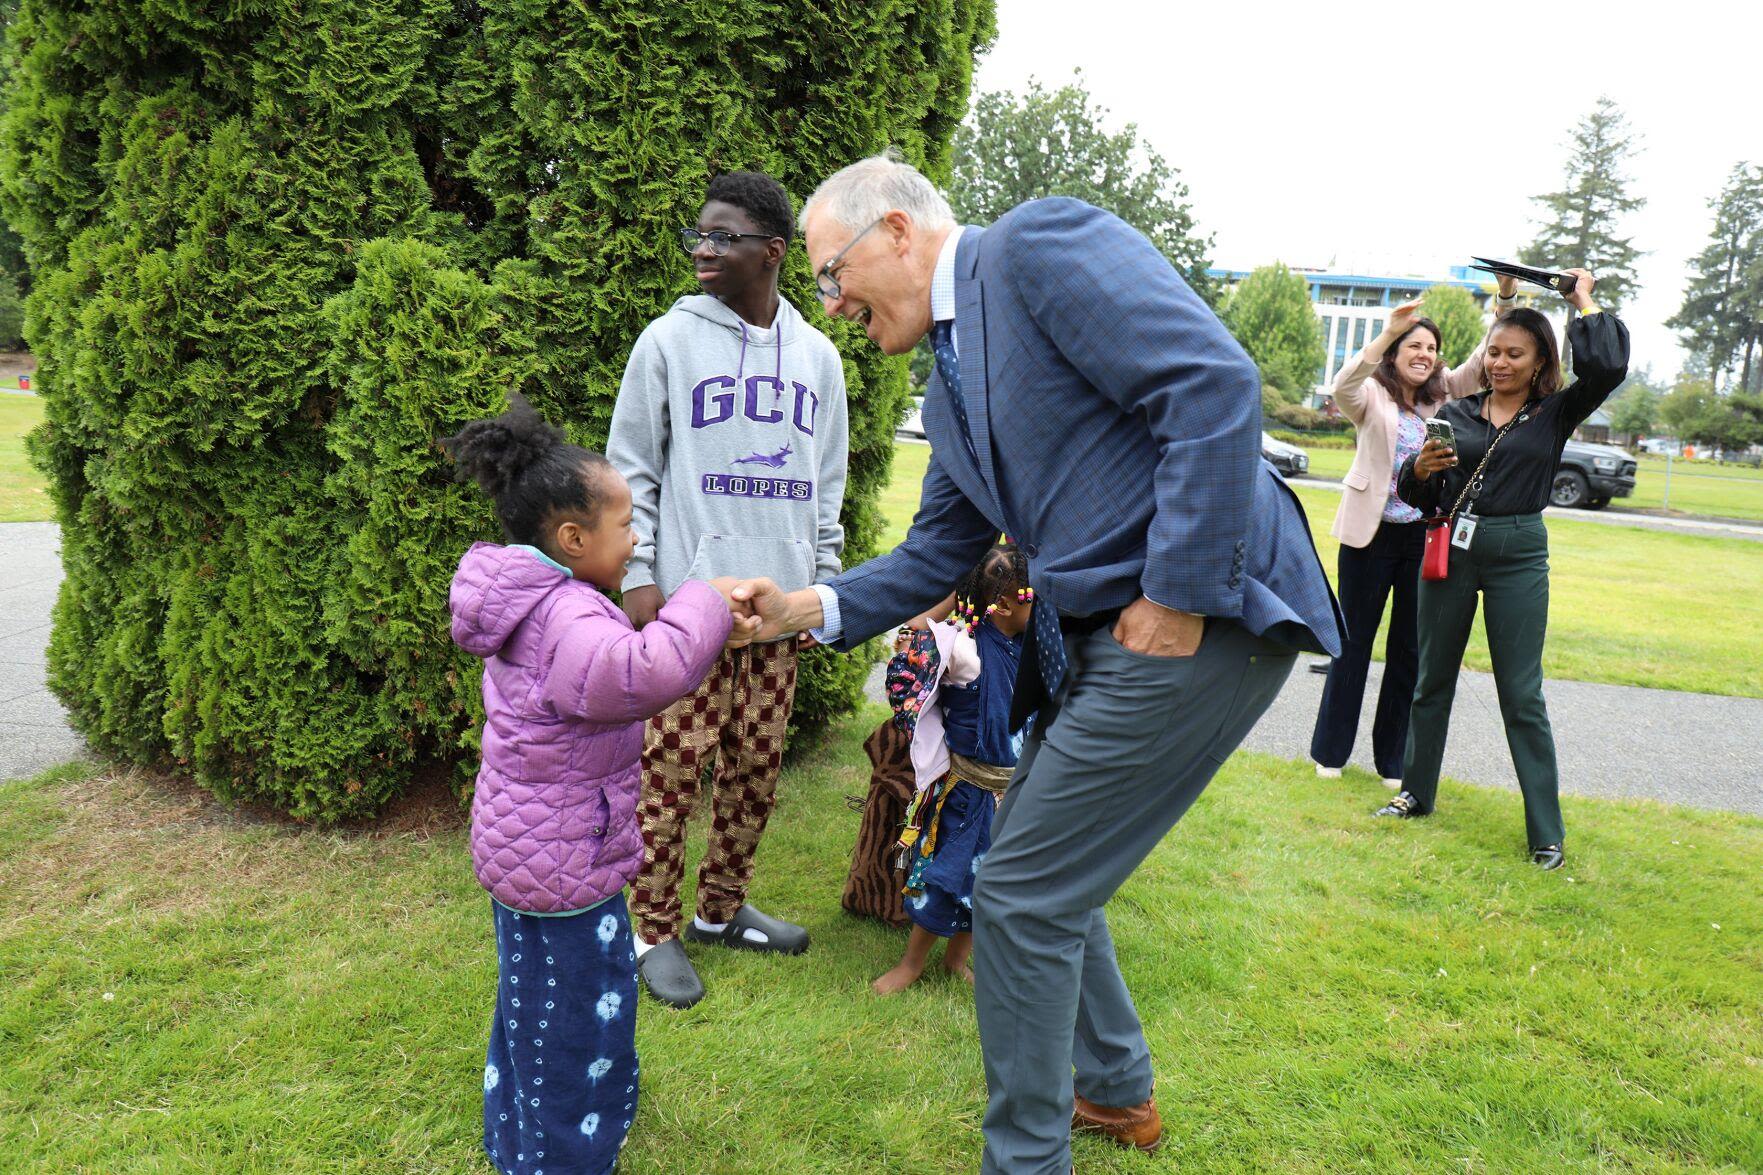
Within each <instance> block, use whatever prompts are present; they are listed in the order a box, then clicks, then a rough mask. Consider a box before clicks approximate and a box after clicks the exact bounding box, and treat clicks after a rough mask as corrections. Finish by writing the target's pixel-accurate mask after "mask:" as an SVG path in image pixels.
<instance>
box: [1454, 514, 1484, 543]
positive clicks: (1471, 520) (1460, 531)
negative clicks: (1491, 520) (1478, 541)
mask: <svg viewBox="0 0 1763 1175" xmlns="http://www.w3.org/2000/svg"><path fill="white" fill-rule="evenodd" d="M1479 521H1480V519H1478V518H1476V516H1475V515H1473V514H1467V513H1466V514H1459V515H1457V525H1456V526H1454V527H1452V528H1451V545H1452V546H1453V547H1457V548H1459V549H1460V550H1464V551H1467V550H1468V549H1469V544H1470V543H1471V542H1473V541H1474V540H1475V525H1476V523H1477V522H1479Z"/></svg>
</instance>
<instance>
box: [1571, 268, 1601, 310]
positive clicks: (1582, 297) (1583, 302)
mask: <svg viewBox="0 0 1763 1175" xmlns="http://www.w3.org/2000/svg"><path fill="white" fill-rule="evenodd" d="M1565 272H1567V273H1571V274H1572V275H1573V276H1574V277H1576V278H1578V279H1579V280H1578V281H1577V282H1575V283H1573V292H1572V293H1571V294H1569V295H1567V302H1568V305H1570V306H1572V307H1573V308H1574V309H1575V310H1579V311H1581V312H1584V311H1586V310H1589V309H1591V307H1592V305H1593V303H1592V287H1593V286H1595V285H1597V284H1598V279H1597V278H1595V277H1593V276H1592V271H1591V270H1589V269H1569V270H1566V271H1565Z"/></svg>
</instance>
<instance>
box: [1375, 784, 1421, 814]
mask: <svg viewBox="0 0 1763 1175" xmlns="http://www.w3.org/2000/svg"><path fill="white" fill-rule="evenodd" d="M1372 815H1373V816H1394V817H1395V818H1396V819H1398V820H1413V819H1415V818H1417V817H1420V816H1424V815H1426V813H1425V812H1422V811H1421V810H1420V801H1419V800H1417V799H1415V798H1414V797H1413V796H1412V795H1411V794H1409V793H1408V792H1405V791H1399V792H1397V793H1396V794H1395V795H1393V796H1391V797H1390V802H1389V803H1387V804H1385V805H1384V806H1383V807H1381V808H1379V809H1378V810H1377V811H1375V812H1373V813H1372Z"/></svg>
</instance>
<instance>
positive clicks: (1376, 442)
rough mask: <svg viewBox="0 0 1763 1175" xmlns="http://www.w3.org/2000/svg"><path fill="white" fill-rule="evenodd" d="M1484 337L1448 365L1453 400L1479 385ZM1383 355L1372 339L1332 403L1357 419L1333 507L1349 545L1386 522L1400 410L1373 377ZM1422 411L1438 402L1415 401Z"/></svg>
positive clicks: (1366, 539)
mask: <svg viewBox="0 0 1763 1175" xmlns="http://www.w3.org/2000/svg"><path fill="white" fill-rule="evenodd" d="M1486 350H1487V346H1486V343H1485V341H1484V342H1483V343H1481V344H1478V345H1477V346H1476V348H1475V350H1474V351H1473V352H1472V353H1471V354H1470V356H1469V361H1468V362H1467V363H1465V364H1464V365H1463V366H1462V367H1459V368H1457V369H1456V370H1455V371H1453V370H1451V369H1449V368H1446V369H1445V376H1444V380H1445V394H1446V396H1447V397H1448V398H1450V399H1452V400H1460V399H1462V398H1463V397H1464V396H1469V395H1473V394H1474V393H1475V390H1476V389H1477V388H1478V387H1480V386H1481V364H1482V355H1483V353H1485V352H1486ZM1382 360H1383V349H1382V348H1381V347H1379V346H1377V344H1376V343H1368V344H1367V345H1366V347H1365V349H1364V350H1362V351H1360V352H1359V353H1358V354H1356V355H1354V356H1353V357H1352V358H1351V359H1349V360H1348V361H1347V363H1346V365H1345V366H1343V367H1342V368H1341V372H1340V374H1339V375H1337V376H1335V381H1334V402H1335V403H1336V404H1338V405H1340V409H1341V415H1343V416H1345V417H1346V418H1347V419H1348V420H1351V421H1352V422H1353V427H1354V428H1356V429H1357V430H1358V435H1357V437H1356V438H1355V446H1354V451H1353V464H1352V466H1351V467H1349V468H1348V470H1347V476H1346V477H1344V478H1342V479H1341V482H1342V484H1343V485H1344V486H1345V487H1346V489H1345V492H1343V493H1342V494H1341V504H1340V508H1339V509H1337V510H1336V511H1335V516H1334V527H1333V529H1332V530H1331V531H1330V533H1331V534H1333V535H1334V536H1335V538H1337V539H1340V540H1341V542H1342V543H1344V544H1346V545H1347V546H1349V547H1364V546H1368V545H1370V543H1371V539H1372V536H1373V535H1375V534H1376V533H1377V527H1378V523H1380V522H1382V521H1383V507H1384V503H1385V502H1388V501H1389V498H1390V474H1391V473H1392V472H1393V470H1394V468H1395V464H1396V428H1397V424H1398V421H1399V420H1400V418H1401V409H1399V408H1397V407H1396V402H1395V401H1394V400H1392V399H1391V398H1390V394H1389V392H1388V391H1386V390H1385V389H1384V386H1383V385H1382V384H1381V383H1379V382H1377V380H1375V379H1373V378H1371V373H1372V372H1374V371H1376V370H1377V365H1378V363H1380V362H1381V361H1382ZM1414 410H1415V411H1416V412H1418V413H1419V414H1420V415H1421V416H1423V417H1426V416H1431V415H1433V413H1435V412H1437V411H1438V410H1439V405H1437V404H1417V405H1415V408H1414Z"/></svg>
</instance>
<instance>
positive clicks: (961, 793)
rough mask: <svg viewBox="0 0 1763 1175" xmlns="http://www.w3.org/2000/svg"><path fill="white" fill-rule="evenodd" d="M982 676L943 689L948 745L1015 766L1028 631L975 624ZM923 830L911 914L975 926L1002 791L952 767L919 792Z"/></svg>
mask: <svg viewBox="0 0 1763 1175" xmlns="http://www.w3.org/2000/svg"><path fill="white" fill-rule="evenodd" d="M974 642H975V643H976V644H977V645H978V646H979V662H980V671H979V676H978V677H977V678H975V679H974V680H973V682H972V683H970V684H968V685H964V686H959V685H950V684H948V683H947V682H944V683H943V685H942V687H941V689H940V690H939V691H938V695H937V697H938V700H939V702H940V704H941V705H942V707H943V728H944V737H945V739H946V740H947V742H948V744H949V750H950V751H951V752H952V753H954V754H957V755H961V756H963V757H965V758H967V759H971V760H973V761H975V762H978V763H984V764H988V765H990V766H996V767H1011V766H1014V765H1015V763H1016V740H1015V739H1013V738H1012V737H1011V731H1010V701H1011V698H1012V696H1013V695H1014V693H1015V688H1016V669H1017V665H1018V662H1019V661H1020V659H1021V656H1022V638H1021V637H1020V636H1016V637H1007V636H1005V635H1004V634H1003V633H1001V632H999V631H998V629H997V628H996V627H995V626H993V624H992V622H991V621H990V620H982V621H980V624H979V627H978V629H977V630H976V631H975V632H974ZM920 803H921V805H922V808H921V816H920V818H919V822H920V825H921V831H920V833H919V836H918V841H917V843H916V844H915V845H914V846H913V850H912V863H911V868H910V870H909V872H908V873H907V876H906V916H907V917H908V918H911V919H912V921H913V923H914V924H916V925H918V926H922V927H923V928H924V929H926V930H928V931H930V932H931V933H932V934H935V935H938V936H939V937H942V938H947V937H949V936H950V935H954V934H961V933H964V932H966V931H970V930H972V929H973V883H974V879H975V878H976V877H978V876H979V867H980V862H981V861H983V860H984V859H985V855H986V852H987V850H989V849H990V848H991V847H992V816H993V814H994V813H995V812H996V811H997V806H998V805H997V797H996V796H995V795H994V794H993V793H991V792H989V791H987V790H986V789H985V788H983V787H980V786H979V785H978V784H975V783H972V782H969V781H968V780H965V779H962V778H961V777H960V774H959V771H958V770H957V769H955V768H951V769H950V771H949V773H948V774H947V775H945V776H943V778H942V779H939V780H938V781H937V782H936V783H935V784H933V785H932V786H931V788H930V790H929V791H928V792H927V793H926V794H925V795H924V796H923V797H922V798H921V800H920Z"/></svg>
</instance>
